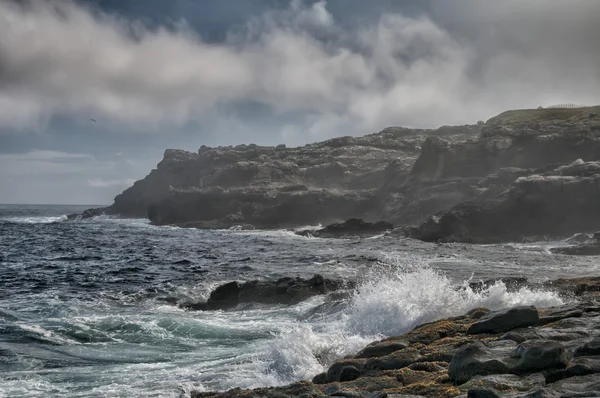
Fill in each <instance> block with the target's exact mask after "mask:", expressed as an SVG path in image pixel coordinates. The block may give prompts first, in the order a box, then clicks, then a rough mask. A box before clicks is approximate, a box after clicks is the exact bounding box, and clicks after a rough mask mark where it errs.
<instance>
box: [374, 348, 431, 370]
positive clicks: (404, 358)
mask: <svg viewBox="0 0 600 398" xmlns="http://www.w3.org/2000/svg"><path fill="white" fill-rule="evenodd" d="M422 359H423V356H422V355H421V354H420V353H419V352H418V351H415V350H413V349H404V350H399V351H395V352H393V353H391V354H388V355H386V356H383V357H374V358H370V359H369V360H368V361H367V363H366V364H365V369H369V370H375V369H376V370H389V369H402V368H404V367H405V366H408V365H411V364H413V363H415V362H419V361H421V360H422Z"/></svg>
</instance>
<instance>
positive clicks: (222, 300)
mask: <svg viewBox="0 0 600 398" xmlns="http://www.w3.org/2000/svg"><path fill="white" fill-rule="evenodd" d="M239 294H240V283H239V282H229V283H226V284H224V285H221V286H218V287H217V288H216V289H215V290H213V291H212V292H211V294H210V296H209V298H208V301H207V304H208V306H209V307H214V308H220V309H227V308H232V307H235V306H236V305H238V304H239V297H238V296H239Z"/></svg>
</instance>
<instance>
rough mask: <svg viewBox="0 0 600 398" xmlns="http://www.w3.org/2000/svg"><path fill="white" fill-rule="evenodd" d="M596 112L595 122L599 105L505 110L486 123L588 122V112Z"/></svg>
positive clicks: (599, 118) (598, 113)
mask: <svg viewBox="0 0 600 398" xmlns="http://www.w3.org/2000/svg"><path fill="white" fill-rule="evenodd" d="M594 113H595V114H596V115H597V116H595V118H593V120H594V122H595V123H598V122H599V121H600V106H590V107H586V108H571V109H568V108H550V109H518V110H512V111H506V112H503V113H501V114H499V115H498V116H494V117H493V118H491V119H489V120H488V121H487V122H486V124H511V125H529V124H536V123H542V124H552V123H557V122H566V121H569V122H573V123H582V122H584V123H589V120H590V114H594ZM595 123H594V124H595Z"/></svg>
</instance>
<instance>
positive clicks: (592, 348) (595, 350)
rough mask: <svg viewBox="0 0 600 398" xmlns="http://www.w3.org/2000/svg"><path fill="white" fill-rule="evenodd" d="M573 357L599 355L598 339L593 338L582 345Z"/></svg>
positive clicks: (599, 345)
mask: <svg viewBox="0 0 600 398" xmlns="http://www.w3.org/2000/svg"><path fill="white" fill-rule="evenodd" d="M573 355H574V356H576V357H579V356H586V355H600V339H599V338H595V339H593V340H592V341H590V342H588V343H585V344H584V345H582V346H580V347H577V348H576V349H575V352H574V353H573Z"/></svg>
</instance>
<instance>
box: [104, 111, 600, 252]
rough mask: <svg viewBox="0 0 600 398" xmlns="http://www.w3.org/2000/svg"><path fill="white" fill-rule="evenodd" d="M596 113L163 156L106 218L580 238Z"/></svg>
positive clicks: (488, 238)
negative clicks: (380, 224)
mask: <svg viewBox="0 0 600 398" xmlns="http://www.w3.org/2000/svg"><path fill="white" fill-rule="evenodd" d="M599 112H600V107H589V108H577V109H536V110H517V111H508V112H504V113H502V114H500V115H498V116H496V117H493V118H491V119H490V120H488V121H487V122H485V123H478V124H477V125H472V126H470V125H469V126H454V127H449V126H444V127H440V128H439V129H437V130H413V129H404V128H398V127H393V128H387V129H385V130H383V131H381V132H379V133H376V134H371V135H367V136H364V137H340V138H334V139H331V140H328V141H324V142H320V143H314V144H309V145H305V146H304V147H299V148H287V147H285V146H281V145H279V146H277V147H265V146H258V145H254V144H250V145H238V146H235V147H218V148H209V147H206V146H203V147H201V148H200V150H199V151H198V153H191V152H186V151H179V150H167V151H166V152H165V156H164V159H163V160H162V161H161V162H160V163H159V165H158V167H157V169H156V170H153V171H152V172H151V173H150V174H149V175H148V176H147V177H146V178H144V179H143V180H140V181H137V182H136V183H135V184H134V185H133V186H132V187H130V188H129V189H127V190H125V191H124V192H123V193H122V194H120V195H118V196H117V197H116V198H115V202H114V204H113V205H112V206H110V207H109V208H107V209H104V211H105V212H106V213H109V214H119V215H122V216H126V217H148V218H149V219H150V220H151V221H152V223H153V224H156V225H178V226H182V227H196V228H232V227H236V228H237V227H239V226H242V227H243V228H285V227H298V226H302V225H308V224H311V225H314V224H319V223H320V224H333V223H340V222H343V221H344V220H347V219H350V218H362V219H364V220H386V221H388V222H390V223H393V224H394V225H397V226H400V227H407V226H414V225H418V227H417V228H405V230H407V231H410V234H409V235H410V236H412V237H415V238H418V239H423V240H427V241H463V242H472V243H487V242H501V241H521V240H523V239H530V238H544V237H551V238H556V237H566V236H570V235H572V234H574V233H581V232H584V233H589V232H594V231H597V230H598V229H600V225H598V224H599V222H598V221H597V220H598V219H600V218H599V217H598V216H599V215H600V208H599V207H600V205H598V203H597V201H595V200H594V199H593V198H595V197H596V196H597V195H598V193H599V190H600V117H598V114H599ZM322 234H323V235H322V236H333V235H335V233H333V231H332V233H329V232H328V231H322ZM342 236H343V235H342ZM573 250H574V251H577V250H576V249H573ZM585 250H587V249H584V248H581V251H582V252H585ZM589 250H592V249H589Z"/></svg>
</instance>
